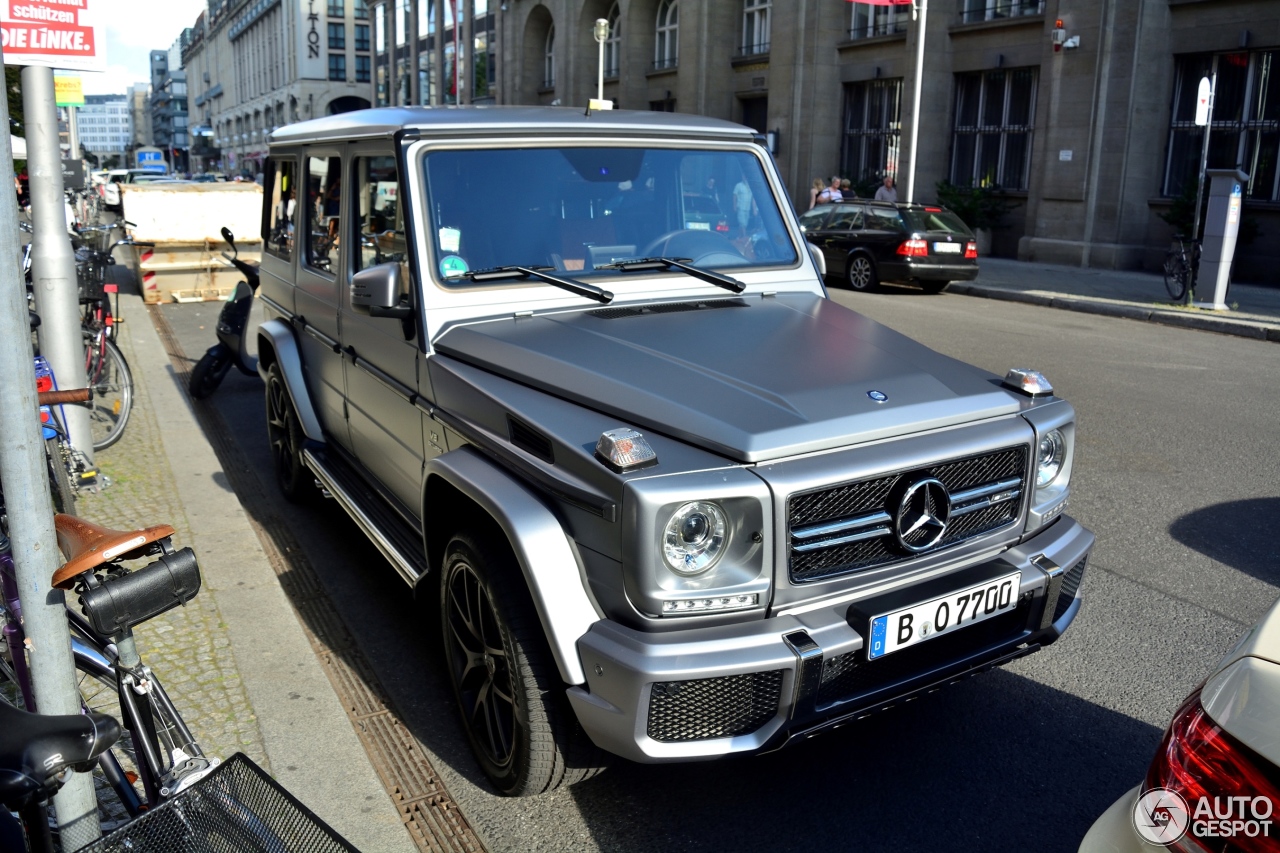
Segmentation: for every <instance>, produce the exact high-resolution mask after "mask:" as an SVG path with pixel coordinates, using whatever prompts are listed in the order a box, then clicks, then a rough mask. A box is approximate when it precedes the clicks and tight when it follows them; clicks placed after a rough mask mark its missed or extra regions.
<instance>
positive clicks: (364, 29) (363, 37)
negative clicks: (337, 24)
mask: <svg viewBox="0 0 1280 853" xmlns="http://www.w3.org/2000/svg"><path fill="white" fill-rule="evenodd" d="M368 49H369V25H368V24H356V50H368Z"/></svg>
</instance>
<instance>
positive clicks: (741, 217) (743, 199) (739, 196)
mask: <svg viewBox="0 0 1280 853" xmlns="http://www.w3.org/2000/svg"><path fill="white" fill-rule="evenodd" d="M754 206H755V199H754V198H752V196H751V187H749V186H747V181H746V178H743V179H742V180H740V181H738V183H737V184H736V185H735V186H734V188H733V210H734V212H735V213H737V214H738V227H739V228H741V229H742V236H743V237H746V236H747V226H748V225H749V224H750V223H751V211H752V208H753V207H754Z"/></svg>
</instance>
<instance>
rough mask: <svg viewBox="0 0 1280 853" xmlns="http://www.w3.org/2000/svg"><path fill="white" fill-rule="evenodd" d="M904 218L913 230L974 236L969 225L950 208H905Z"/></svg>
mask: <svg viewBox="0 0 1280 853" xmlns="http://www.w3.org/2000/svg"><path fill="white" fill-rule="evenodd" d="M902 218H903V219H905V220H906V222H907V227H908V228H910V229H911V230H912V231H945V232H947V233H948V234H959V235H961V236H964V237H969V236H972V235H971V233H970V231H969V228H968V226H966V225H965V224H964V222H962V221H961V220H960V217H958V216H956V215H955V214H954V213H952V212H951V211H949V210H941V209H939V208H929V207H926V208H925V209H924V210H904V211H902Z"/></svg>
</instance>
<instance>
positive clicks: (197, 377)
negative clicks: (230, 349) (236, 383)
mask: <svg viewBox="0 0 1280 853" xmlns="http://www.w3.org/2000/svg"><path fill="white" fill-rule="evenodd" d="M230 369H231V354H230V353H221V352H207V353H205V354H204V357H203V358H201V359H200V360H199V361H198V362H196V366H195V367H194V368H192V370H191V380H190V381H189V382H188V383H187V390H188V392H190V394H191V396H192V397H193V398H195V399H196V400H203V399H204V398H205V397H208V396H209V395H210V394H212V393H213V392H214V391H217V390H218V386H219V385H221V384H222V378H223V377H224V376H226V375H227V371H228V370H230Z"/></svg>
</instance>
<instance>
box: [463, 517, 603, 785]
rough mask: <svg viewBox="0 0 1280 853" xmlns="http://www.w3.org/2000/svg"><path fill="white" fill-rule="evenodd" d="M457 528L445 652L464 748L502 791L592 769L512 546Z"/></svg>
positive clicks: (575, 777) (597, 756) (563, 781)
mask: <svg viewBox="0 0 1280 853" xmlns="http://www.w3.org/2000/svg"><path fill="white" fill-rule="evenodd" d="M490 542H491V537H480V536H473V535H470V534H465V533H464V534H460V535H458V536H455V537H454V538H453V540H452V541H450V542H449V545H448V547H447V548H446V550H445V558H444V570H443V571H442V572H441V573H440V608H441V610H440V612H441V623H442V630H443V634H444V652H445V662H446V665H447V667H448V670H449V680H450V683H451V684H452V685H453V693H454V698H455V699H456V700H457V702H458V709H459V711H460V712H461V715H462V724H463V727H464V728H465V729H466V731H467V738H468V740H469V741H470V742H471V748H472V751H473V752H474V753H475V756H476V759H477V760H478V761H479V763H480V766H481V767H482V768H483V769H484V772H485V775H486V776H488V777H489V780H490V781H491V782H492V783H493V786H494V787H495V788H496V789H497V790H498V791H499V792H500V793H502V794H504V795H506V796H510V797H524V796H530V795H533V794H541V793H545V792H548V791H553V790H555V789H557V788H559V787H561V786H563V785H571V784H574V783H575V782H579V781H582V780H584V779H587V778H590V777H591V776H594V775H595V774H596V773H598V772H599V771H600V770H601V769H602V768H603V763H604V762H603V758H604V755H603V753H602V752H601V751H600V750H599V749H598V748H597V747H596V746H595V745H594V744H592V743H591V741H590V739H589V738H588V737H587V735H586V733H585V732H583V731H582V728H581V726H580V725H579V724H578V720H577V718H576V717H575V716H574V714H573V710H572V709H571V708H570V707H569V703H568V700H567V698H566V696H565V685H564V683H563V682H561V680H560V676H559V673H558V672H557V671H556V668H555V664H554V662H553V661H552V659H551V652H550V649H548V648H547V644H546V641H545V639H544V638H543V636H542V631H541V626H540V623H539V621H538V616H537V614H536V613H535V612H534V609H533V604H532V602H531V601H530V600H529V595H528V592H527V590H526V588H525V583H524V578H523V576H522V575H521V574H520V571H519V569H518V568H517V566H516V565H515V560H514V558H513V557H512V555H511V552H510V551H509V550H507V549H506V548H504V547H501V546H495V545H492V544H490Z"/></svg>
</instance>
